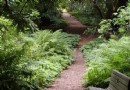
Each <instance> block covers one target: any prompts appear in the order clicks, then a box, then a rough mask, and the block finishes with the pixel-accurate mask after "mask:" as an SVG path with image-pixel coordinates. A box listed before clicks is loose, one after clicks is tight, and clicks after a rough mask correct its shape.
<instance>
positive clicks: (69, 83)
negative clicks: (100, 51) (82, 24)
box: [45, 35, 93, 90]
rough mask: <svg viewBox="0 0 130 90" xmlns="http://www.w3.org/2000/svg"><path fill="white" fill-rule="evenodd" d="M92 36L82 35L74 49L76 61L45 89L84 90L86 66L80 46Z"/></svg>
mask: <svg viewBox="0 0 130 90" xmlns="http://www.w3.org/2000/svg"><path fill="white" fill-rule="evenodd" d="M92 38H93V36H90V37H86V36H84V35H81V40H80V42H79V45H78V47H77V48H75V49H74V63H73V64H72V65H71V66H69V68H68V69H67V70H64V71H63V72H61V74H60V78H58V79H56V80H55V82H54V83H53V84H52V86H50V87H49V88H47V89H45V90H84V88H83V86H82V83H83V75H84V73H85V69H86V67H85V62H84V59H83V56H82V53H81V51H80V47H81V46H82V45H83V44H84V43H86V42H88V41H90V40H91V39H92Z"/></svg>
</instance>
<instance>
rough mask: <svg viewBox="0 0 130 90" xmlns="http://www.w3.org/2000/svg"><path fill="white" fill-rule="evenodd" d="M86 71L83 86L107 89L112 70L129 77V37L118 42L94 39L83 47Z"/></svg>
mask: <svg viewBox="0 0 130 90" xmlns="http://www.w3.org/2000/svg"><path fill="white" fill-rule="evenodd" d="M82 51H83V53H84V56H85V58H86V65H87V66H88V69H87V71H86V74H85V76H84V81H85V83H84V84H85V86H86V87H87V86H96V87H104V88H105V87H107V86H108V84H109V77H110V76H111V72H112V70H113V69H116V70H119V71H120V72H122V73H124V74H126V75H128V76H130V60H129V58H130V37H122V38H121V39H120V40H113V39H111V40H110V41H107V42H106V41H102V40H101V41H100V40H99V39H96V40H94V41H91V42H90V43H88V44H86V45H85V46H83V48H82Z"/></svg>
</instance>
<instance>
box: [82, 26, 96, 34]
mask: <svg viewBox="0 0 130 90" xmlns="http://www.w3.org/2000/svg"><path fill="white" fill-rule="evenodd" d="M96 32H97V27H88V28H87V29H86V30H85V31H84V34H85V35H93V34H95V33H96Z"/></svg>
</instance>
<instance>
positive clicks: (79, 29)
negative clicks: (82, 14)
mask: <svg viewBox="0 0 130 90" xmlns="http://www.w3.org/2000/svg"><path fill="white" fill-rule="evenodd" d="M62 17H63V18H64V19H65V20H67V21H68V23H69V25H68V26H67V27H66V28H65V31H66V32H68V33H74V34H82V33H83V32H84V30H85V29H86V28H87V27H86V26H85V25H83V24H81V23H80V22H79V21H78V20H77V19H76V18H75V17H74V16H72V15H71V14H69V13H63V14H62Z"/></svg>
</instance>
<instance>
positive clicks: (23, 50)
mask: <svg viewBox="0 0 130 90" xmlns="http://www.w3.org/2000/svg"><path fill="white" fill-rule="evenodd" d="M16 27H17V26H13V25H12V21H11V20H9V19H6V18H4V17H1V18H0V58H1V60H0V81H1V82H0V88H1V90H41V89H43V88H45V87H46V86H47V85H49V84H51V82H52V81H54V79H55V78H56V77H57V76H58V75H59V73H60V72H61V71H62V70H63V69H65V68H67V67H68V66H69V65H70V64H71V62H72V49H73V47H74V46H73V45H76V44H77V43H78V40H79V35H71V34H67V33H62V32H61V31H56V32H52V31H50V30H44V31H37V32H35V33H33V34H30V35H28V34H24V33H22V32H17V28H16ZM76 39H77V40H76Z"/></svg>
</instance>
